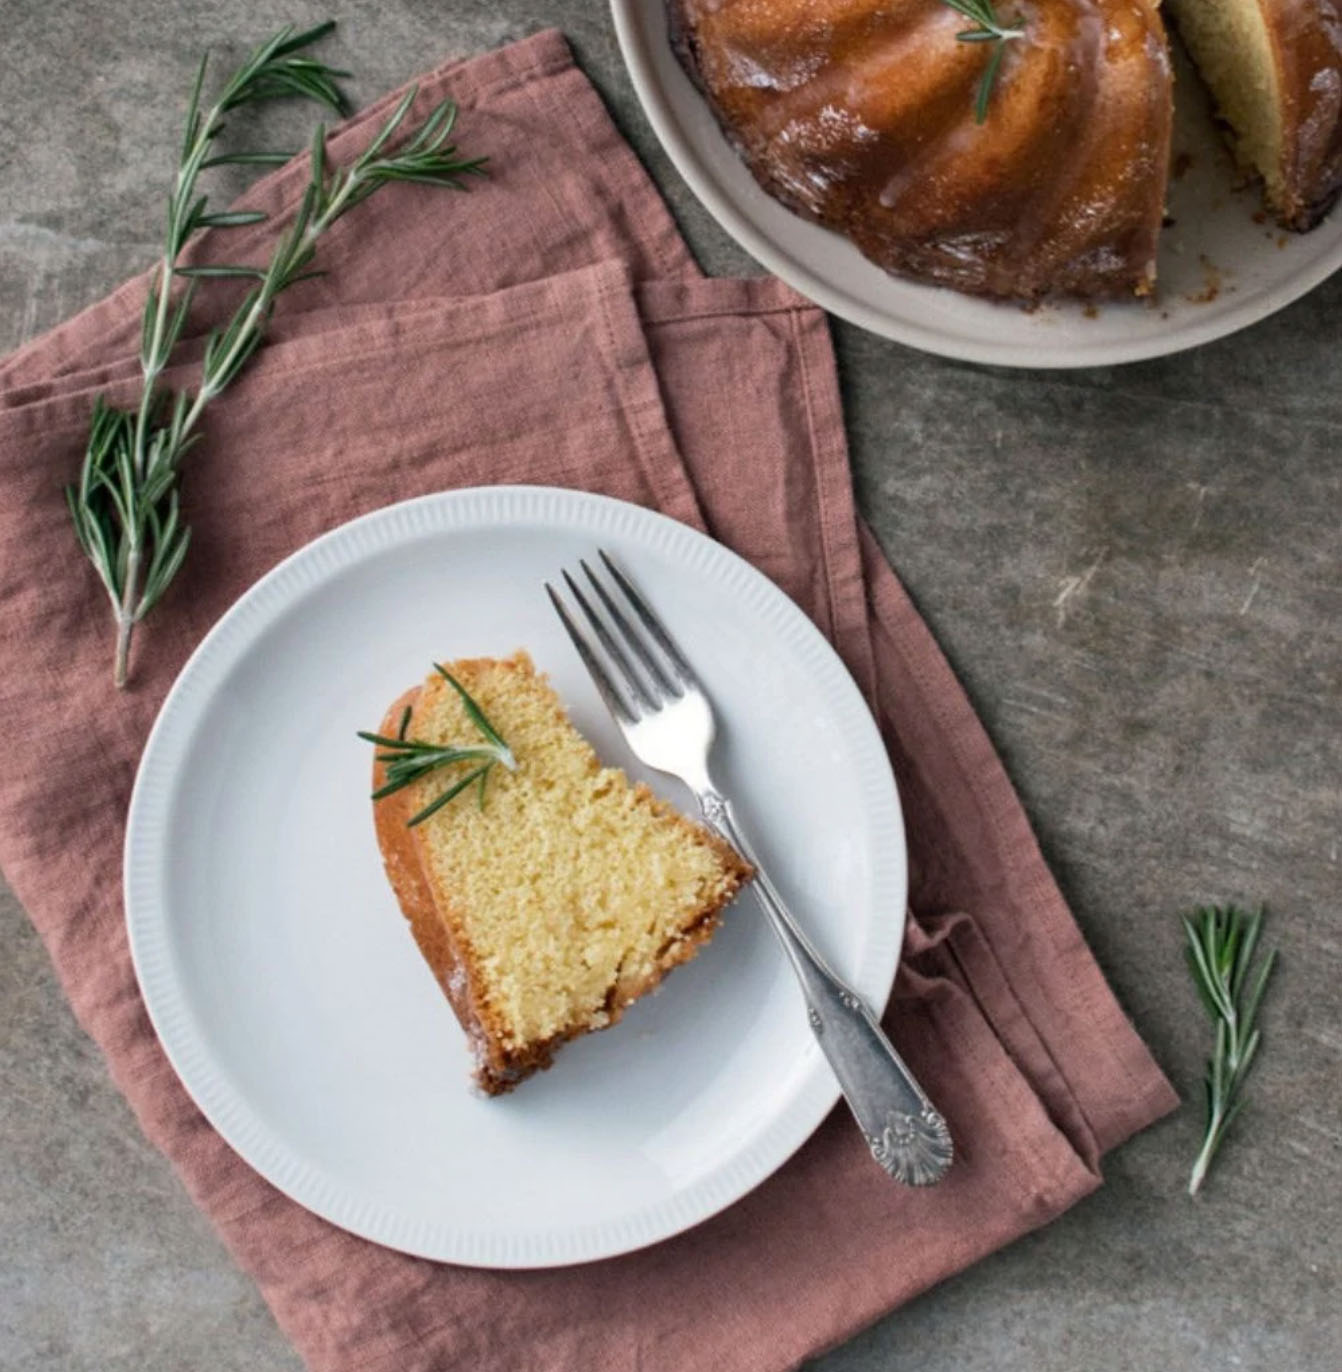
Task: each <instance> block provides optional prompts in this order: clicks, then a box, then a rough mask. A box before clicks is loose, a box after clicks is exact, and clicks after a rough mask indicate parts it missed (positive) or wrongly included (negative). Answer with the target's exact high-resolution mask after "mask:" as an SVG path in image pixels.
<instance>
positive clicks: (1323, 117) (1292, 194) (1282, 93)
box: [1169, 0, 1342, 229]
mask: <svg viewBox="0 0 1342 1372" xmlns="http://www.w3.org/2000/svg"><path fill="white" fill-rule="evenodd" d="M1169 7H1170V11H1171V13H1172V16H1173V19H1174V24H1175V27H1176V28H1177V30H1178V32H1179V36H1180V38H1182V39H1183V41H1184V43H1185V45H1186V46H1187V48H1188V51H1189V54H1190V56H1191V57H1192V58H1193V60H1194V62H1195V63H1196V64H1197V67H1198V70H1199V72H1200V73H1201V75H1202V78H1203V80H1204V81H1205V82H1206V83H1207V85H1208V86H1209V87H1210V89H1211V93H1212V98H1213V100H1214V101H1215V102H1216V106H1217V110H1218V112H1219V113H1220V115H1221V117H1222V118H1223V119H1224V120H1225V122H1226V124H1227V125H1228V126H1229V129H1230V141H1231V146H1232V148H1233V149H1234V151H1235V153H1236V155H1237V157H1238V158H1239V160H1240V162H1241V163H1242V164H1243V165H1244V166H1245V167H1246V168H1247V169H1248V170H1249V171H1253V172H1257V173H1258V174H1259V175H1260V176H1261V177H1262V178H1263V186H1264V191H1265V195H1266V199H1267V203H1268V206H1269V208H1270V209H1271V210H1272V211H1273V213H1274V214H1276V216H1277V217H1278V219H1280V220H1281V222H1282V223H1283V224H1284V225H1285V226H1286V227H1288V228H1292V229H1308V228H1311V227H1312V226H1313V225H1314V224H1316V223H1317V222H1318V220H1319V219H1320V217H1321V216H1322V215H1323V214H1324V213H1325V212H1326V211H1327V209H1328V208H1329V207H1330V206H1331V205H1332V203H1333V201H1334V200H1335V199H1336V197H1337V193H1338V189H1339V187H1340V186H1342V19H1340V18H1339V10H1338V5H1337V4H1336V3H1335V0H1169Z"/></svg>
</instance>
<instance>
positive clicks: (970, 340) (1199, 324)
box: [611, 0, 1342, 367]
mask: <svg viewBox="0 0 1342 1372" xmlns="http://www.w3.org/2000/svg"><path fill="white" fill-rule="evenodd" d="M611 8H612V10H613V13H614V17H615V31H616V34H617V36H618V38H619V43H620V49H621V52H622V53H623V55H624V60H625V64H626V65H627V67H628V69H629V74H630V78H631V79H632V81H633V84H634V89H635V90H636V91H637V92H638V96H639V99H640V100H641V101H642V104H643V109H644V111H645V112H646V114H647V116H648V120H649V122H650V123H651V124H652V127H653V129H654V130H655V131H656V133H657V136H658V138H659V139H660V140H661V142H662V145H663V146H664V147H665V148H666V151H667V153H668V155H669V156H670V158H671V160H672V162H674V163H675V165H676V167H677V169H678V170H679V171H680V174H681V175H682V176H683V177H684V178H685V180H686V181H687V182H688V183H689V185H690V188H691V189H692V190H693V191H694V193H695V194H696V195H697V196H698V197H699V199H700V200H701V201H702V202H703V203H704V205H705V207H706V208H707V209H708V210H709V212H710V213H711V214H712V215H713V216H714V217H715V218H716V219H717V220H718V222H719V223H720V224H721V225H722V226H723V228H724V229H726V230H727V232H728V233H730V234H731V235H732V237H734V238H735V239H736V240H737V242H739V243H740V244H741V246H742V247H743V248H745V249H746V251H747V252H749V253H750V254H751V255H752V256H753V257H755V258H756V259H757V260H758V261H759V262H761V263H762V264H763V265H764V266H765V267H767V268H768V269H769V270H770V271H771V272H773V273H774V274H775V275H777V276H780V277H782V279H783V280H784V281H786V282H788V283H789V284H790V285H792V286H793V287H794V288H795V289H797V290H799V291H800V292H802V294H803V295H806V296H809V297H810V298H811V299H812V300H814V301H815V302H816V303H817V304H818V305H822V306H823V307H824V308H825V309H827V310H830V311H831V312H832V313H834V314H837V315H839V316H841V317H842V318H844V319H847V320H849V321H850V322H852V323H854V324H858V325H860V326H861V327H862V328H864V329H870V330H871V331H872V332H873V333H878V334H883V335H884V336H885V337H887V338H892V339H894V340H895V341H896V342H899V343H906V344H908V345H909V346H910V347H914V348H921V349H922V350H923V351H925V352H931V353H940V354H941V355H942V356H945V357H951V358H957V359H960V360H963V361H968V362H987V363H995V364H997V365H1000V366H1008V367H1095V366H1104V365H1109V364H1112V363H1116V362H1133V361H1137V360H1139V359H1141V358H1149V357H1160V356H1163V355H1164V354H1167V353H1174V352H1179V351H1181V350H1183V349H1185V348H1192V347H1195V346H1197V345H1198V344H1201V343H1207V342H1210V341H1211V340H1212V339H1215V338H1220V337H1222V336H1224V335H1225V334H1229V333H1234V332H1235V331H1236V330H1237V329H1242V328H1245V327H1246V326H1247V325H1249V324H1252V323H1254V322H1255V321H1257V320H1259V319H1262V318H1264V316H1266V315H1269V314H1272V313H1273V312H1274V311H1276V310H1279V309H1281V308H1282V307H1283V306H1284V305H1289V304H1290V303H1291V301H1293V300H1295V299H1298V298H1299V297H1300V296H1302V295H1304V294H1305V292H1306V291H1308V290H1311V289H1312V288H1313V287H1314V286H1316V285H1318V284H1319V282H1320V281H1322V280H1324V278H1325V277H1328V276H1330V275H1331V274H1332V273H1333V272H1334V271H1336V270H1337V268H1338V267H1339V266H1342V214H1339V213H1334V214H1332V215H1330V216H1329V217H1328V218H1327V219H1326V220H1325V221H1324V222H1323V223H1322V224H1320V225H1319V226H1318V227H1317V228H1316V229H1314V230H1313V231H1312V232H1310V233H1307V234H1285V233H1283V232H1282V231H1280V230H1279V229H1277V228H1276V226H1275V225H1273V224H1271V223H1266V222H1259V220H1261V219H1262V215H1261V205H1260V200H1259V196H1258V192H1257V190H1256V189H1254V188H1252V187H1244V186H1240V185H1238V183H1239V180H1240V178H1239V177H1238V176H1237V174H1236V172H1235V169H1234V167H1233V166H1232V164H1231V161H1230V158H1229V155H1228V154H1227V153H1226V151H1225V147H1224V145H1223V142H1222V140H1221V137H1220V135H1219V134H1218V133H1217V130H1216V128H1215V126H1214V125H1213V123H1212V120H1211V115H1210V112H1209V110H1208V108H1207V105H1206V101H1205V98H1204V97H1203V95H1202V91H1201V87H1200V85H1199V83H1198V81H1197V78H1196V77H1195V76H1194V75H1193V73H1192V71H1191V70H1190V69H1189V67H1188V65H1187V63H1186V62H1185V61H1184V60H1183V59H1182V56H1181V54H1179V53H1177V52H1176V54H1175V90H1176V101H1175V109H1176V118H1175V134H1174V165H1175V169H1176V172H1177V174H1176V176H1175V177H1174V179H1173V180H1172V182H1171V184H1170V189H1169V199H1168V208H1169V215H1170V218H1171V219H1172V220H1173V223H1172V224H1170V225H1169V226H1168V227H1167V228H1166V229H1165V230H1164V231H1163V233H1162V235H1161V248H1160V258H1159V263H1158V272H1159V281H1160V286H1159V294H1158V296H1157V298H1156V299H1155V300H1154V301H1152V302H1151V303H1143V302H1138V301H1132V302H1124V303H1116V304H1104V305H1100V306H1099V307H1098V308H1096V309H1087V308H1086V307H1085V306H1084V305H1082V304H1079V303H1074V304H1049V305H1045V306H1042V307H1040V308H1038V309H1036V310H1034V311H1032V312H1027V311H1025V310H1024V309H1022V308H1021V307H1020V306H1018V305H1011V304H995V303H993V302H990V301H985V300H977V299H974V298H972V297H970V296H964V295H960V294H958V293H956V292H954V291H949V290H945V289H942V288H940V287H936V286H925V285H921V284H919V283H917V282H913V281H905V280H902V279H900V278H898V277H894V276H890V275H888V274H887V273H885V272H883V271H881V269H880V268H879V267H876V266H874V265H873V264H872V263H870V262H868V261H867V259H866V258H864V257H863V256H862V255H861V254H860V253H859V252H858V251H857V249H856V248H854V247H853V246H852V245H851V244H850V243H849V242H848V241H847V240H846V239H843V238H840V237H839V236H838V235H836V234H833V233H831V232H829V230H827V229H822V228H819V227H818V226H817V225H815V224H811V223H808V222H807V221H806V220H804V219H801V218H799V217H798V216H797V215H795V214H793V213H792V212H791V211H789V210H786V209H784V208H783V206H782V205H780V204H779V203H778V202H777V201H775V200H773V199H771V198H770V197H769V196H767V195H766V194H765V193H764V192H763V191H762V190H760V188H759V187H758V186H757V185H756V183H755V180H754V178H753V177H752V176H751V175H750V173H749V172H748V171H747V170H746V167H745V164H744V163H743V162H742V161H741V160H740V158H739V157H737V155H736V154H735V153H734V152H733V151H732V149H731V147H730V145H729V144H728V143H727V141H726V139H725V138H724V137H723V136H722V133H721V131H720V130H719V128H718V125H717V123H716V121H715V120H714V118H713V116H712V114H711V113H710V112H709V109H708V106H707V105H706V104H705V103H704V100H703V97H702V96H701V95H700V94H699V92H698V91H697V90H695V88H694V86H693V85H692V84H691V82H690V80H689V78H688V77H686V75H685V73H684V72H683V71H682V70H681V68H680V64H679V63H678V62H677V60H676V57H675V54H674V53H673V52H672V50H671V45H670V42H669V40H668V37H667V27H666V0H611ZM1237 187H1238V188H1237ZM1256 216H1257V217H1256Z"/></svg>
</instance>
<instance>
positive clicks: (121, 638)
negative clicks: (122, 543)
mask: <svg viewBox="0 0 1342 1372" xmlns="http://www.w3.org/2000/svg"><path fill="white" fill-rule="evenodd" d="M139 585H140V548H139V545H138V544H132V545H131V548H130V551H129V553H128V554H127V556H126V581H125V585H124V586H123V588H122V591H121V603H120V604H119V605H118V606H117V608H116V658H115V661H114V664H113V667H112V680H113V682H114V684H115V685H116V687H117V689H118V690H119V689H120V688H121V687H123V686H124V685H125V684H126V677H127V674H128V671H127V669H128V668H129V666H130V640H131V635H132V634H133V633H134V632H135V600H136V596H137V595H138V594H139Z"/></svg>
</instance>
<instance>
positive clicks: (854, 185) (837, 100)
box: [669, 0, 1243, 300]
mask: <svg viewBox="0 0 1342 1372" xmlns="http://www.w3.org/2000/svg"><path fill="white" fill-rule="evenodd" d="M1240 2H1241V3H1243V0H1240ZM1207 3H1214V0H1207ZM669 4H670V15H671V32H672V39H673V42H674V43H675V46H676V48H677V50H678V52H679V53H680V55H681V60H682V62H683V64H684V65H685V66H686V68H687V70H688V72H689V73H690V75H691V77H692V78H693V79H694V81H695V82H696V83H697V84H698V85H699V87H700V88H701V89H702V90H703V92H704V94H705V96H706V97H707V99H708V101H709V103H710V105H711V107H712V109H713V111H714V113H715V114H716V115H717V118H718V120H719V122H720V123H721V125H722V127H723V129H724V131H725V132H726V134H727V136H728V137H729V138H730V139H731V140H732V142H733V143H734V144H735V145H736V146H737V148H738V149H739V150H740V152H741V155H742V156H743V157H744V159H745V161H746V163H747V164H748V166H749V167H750V169H751V171H752V172H753V173H754V175H755V177H756V179H757V180H758V181H759V182H760V183H761V185H762V186H763V187H764V188H765V189H766V190H767V191H769V192H770V193H771V194H773V195H774V196H776V197H777V198H778V199H780V200H782V201H783V202H784V203H785V204H787V205H789V206H790V207H791V208H793V209H795V210H797V211H798V212H800V213H801V214H803V215H806V216H807V217H809V218H811V219H814V220H816V221H818V222H819V223H821V224H824V225H827V226H828V227H830V228H833V229H835V230H837V231H838V232H840V233H842V234H845V235H846V236H847V237H849V238H850V239H851V240H852V241H853V242H854V243H855V244H856V245H857V246H858V247H859V248H860V249H861V251H862V252H863V253H865V254H866V255H867V256H868V257H869V258H871V259H872V260H873V261H874V262H876V263H877V264H879V265H880V266H882V267H884V268H886V269H887V270H890V271H896V272H900V273H903V274H904V275H907V276H912V277H916V278H918V279H920V280H924V281H930V282H936V283H938V284H941V285H946V286H951V287H954V288H955V289H957V290H961V291H968V292H971V293H973V294H977V295H987V296H996V297H1001V298H1007V299H1024V300H1031V299H1035V298H1038V297H1040V296H1043V295H1048V294H1064V295H1074V296H1082V297H1091V298H1097V297H1115V296H1123V295H1132V294H1134V293H1135V294H1137V295H1143V294H1146V293H1147V292H1149V291H1150V290H1151V288H1152V285H1153V283H1154V280H1155V255H1156V239H1157V236H1158V234H1159V231H1160V225H1161V219H1162V217H1163V213H1164V197H1165V184H1166V179H1167V172H1168V163H1169V152H1170V122H1171V76H1170V63H1169V53H1168V50H1167V47H1166V41H1165V34H1164V31H1163V29H1162V27H1161V23H1160V19H1159V16H1158V15H1157V13H1156V7H1155V5H1154V4H1153V3H1150V2H1149V0H1020V3H1019V4H1017V3H1014V0H999V3H998V6H997V9H996V11H995V12H996V14H997V15H999V16H1000V19H1001V22H1002V23H1003V25H1007V24H1011V25H1013V26H1015V27H1018V28H1020V29H1021V30H1023V36H1022V37H1021V38H1020V39H1019V40H1018V41H1006V42H1003V43H1000V44H998V43H995V42H975V41H960V40H959V39H958V38H957V35H959V34H962V33H965V32H966V31H969V30H972V28H973V25H972V23H970V22H969V21H968V20H967V19H966V17H965V15H964V14H963V13H957V11H956V9H954V8H952V7H951V6H950V5H948V4H947V3H945V0H669ZM988 12H989V13H993V11H992V10H991V9H989V11H988ZM994 60H996V61H998V62H1000V65H999V66H998V67H997V68H996V70H995V71H994V72H993V73H991V76H992V83H991V89H990V90H989V91H988V92H987V100H986V104H985V105H984V106H983V107H981V108H980V106H979V96H980V93H981V88H982V84H983V80H984V75H985V71H986V70H987V68H988V65H989V64H990V63H992V62H993V61H994ZM980 113H982V115H983V119H982V122H979V119H978V116H979V114H980Z"/></svg>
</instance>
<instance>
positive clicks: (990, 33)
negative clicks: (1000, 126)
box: [942, 0, 1025, 124]
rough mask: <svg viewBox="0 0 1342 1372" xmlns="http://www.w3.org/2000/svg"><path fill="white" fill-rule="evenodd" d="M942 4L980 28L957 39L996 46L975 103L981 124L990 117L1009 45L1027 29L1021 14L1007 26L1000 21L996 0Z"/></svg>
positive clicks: (953, 0) (959, 0) (955, 0)
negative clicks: (989, 106) (1022, 24)
mask: <svg viewBox="0 0 1342 1372" xmlns="http://www.w3.org/2000/svg"><path fill="white" fill-rule="evenodd" d="M942 4H944V5H949V6H950V7H951V9H953V10H955V11H956V13H958V14H963V15H964V17H965V18H966V19H970V20H972V21H973V22H974V24H975V25H976V26H977V27H975V28H972V29H962V30H961V31H960V32H959V33H957V34H956V35H955V37H956V39H957V40H958V41H959V42H961V43H991V44H993V50H992V53H991V54H990V55H989V57H988V64H987V66H985V67H984V69H983V75H982V77H981V78H980V80H979V91H978V96H977V98H976V99H975V101H974V122H975V123H976V124H982V123H983V122H984V120H986V119H987V117H988V103H989V101H990V100H991V99H992V93H993V87H994V86H995V85H996V84H997V73H998V70H999V69H1000V68H1001V65H1002V58H1003V57H1004V56H1005V55H1006V45H1007V44H1008V43H1010V42H1013V41H1014V40H1015V39H1017V38H1024V37H1025V30H1024V29H1023V28H1021V27H1020V25H1021V18H1020V16H1019V15H1017V16H1016V18H1014V19H1012V20H1011V21H1010V24H1009V25H1004V24H1003V23H1002V22H1001V20H999V19H998V17H997V11H996V10H995V9H993V0H942Z"/></svg>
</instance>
